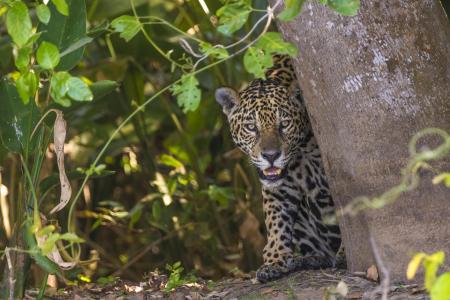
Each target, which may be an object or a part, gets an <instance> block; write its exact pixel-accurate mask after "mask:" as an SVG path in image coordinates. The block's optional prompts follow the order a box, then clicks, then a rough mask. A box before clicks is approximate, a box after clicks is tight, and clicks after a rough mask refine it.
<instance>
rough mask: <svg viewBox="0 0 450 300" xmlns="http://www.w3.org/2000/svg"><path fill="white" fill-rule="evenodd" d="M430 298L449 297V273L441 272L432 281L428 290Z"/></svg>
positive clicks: (445, 299) (435, 299)
mask: <svg viewBox="0 0 450 300" xmlns="http://www.w3.org/2000/svg"><path fill="white" fill-rule="evenodd" d="M430 296H431V300H449V299H450V273H448V272H447V273H444V274H442V275H441V276H440V277H439V278H438V279H437V280H436V282H435V283H434V285H433V287H432V288H431V292H430Z"/></svg>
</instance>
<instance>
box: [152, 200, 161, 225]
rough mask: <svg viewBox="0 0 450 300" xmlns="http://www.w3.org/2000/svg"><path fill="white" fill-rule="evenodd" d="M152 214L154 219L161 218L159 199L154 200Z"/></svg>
mask: <svg viewBox="0 0 450 300" xmlns="http://www.w3.org/2000/svg"><path fill="white" fill-rule="evenodd" d="M152 215H153V218H155V220H156V221H159V220H161V215H162V205H161V202H160V201H154V202H153V205H152Z"/></svg>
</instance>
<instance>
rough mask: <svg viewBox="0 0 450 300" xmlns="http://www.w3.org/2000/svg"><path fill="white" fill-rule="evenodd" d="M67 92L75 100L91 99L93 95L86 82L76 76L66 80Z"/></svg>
mask: <svg viewBox="0 0 450 300" xmlns="http://www.w3.org/2000/svg"><path fill="white" fill-rule="evenodd" d="M67 87H68V91H67V94H68V95H69V96H70V98H72V99H73V100H76V101H91V100H92V99H93V98H94V96H93V95H92V92H91V90H90V89H89V86H88V85H87V83H86V82H84V81H83V80H81V79H80V78H78V77H71V78H70V79H69V80H68V81H67Z"/></svg>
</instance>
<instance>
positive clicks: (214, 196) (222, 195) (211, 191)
mask: <svg viewBox="0 0 450 300" xmlns="http://www.w3.org/2000/svg"><path fill="white" fill-rule="evenodd" d="M208 196H209V198H211V200H214V201H216V202H217V203H219V205H220V206H221V207H224V208H226V207H228V204H229V202H230V200H231V199H233V197H234V193H233V189H230V188H224V187H219V186H217V185H210V186H209V187H208Z"/></svg>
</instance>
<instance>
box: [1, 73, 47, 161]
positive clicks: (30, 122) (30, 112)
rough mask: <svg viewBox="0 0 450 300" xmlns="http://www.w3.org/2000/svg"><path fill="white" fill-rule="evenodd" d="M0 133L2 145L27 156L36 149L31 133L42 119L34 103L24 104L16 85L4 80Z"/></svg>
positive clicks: (2, 81) (2, 84) (2, 82)
mask: <svg viewBox="0 0 450 300" xmlns="http://www.w3.org/2000/svg"><path fill="white" fill-rule="evenodd" d="M0 107H1V108H2V113H1V114H0V133H1V141H2V144H3V145H4V146H5V147H6V148H7V149H8V150H9V151H12V152H16V153H23V155H26V153H28V151H29V150H30V149H33V148H34V145H35V139H31V138H30V137H31V132H32V130H33V128H34V125H35V124H36V123H37V121H38V120H39V117H40V113H39V111H38V109H37V107H36V105H35V103H34V102H33V101H30V102H29V103H28V104H24V102H23V101H22V99H21V98H20V96H19V93H18V92H17V89H16V87H15V86H14V84H13V83H12V82H11V81H10V80H8V79H6V78H4V79H2V80H1V82H0Z"/></svg>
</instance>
